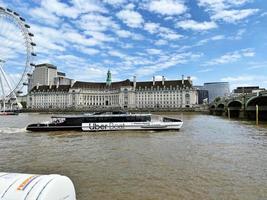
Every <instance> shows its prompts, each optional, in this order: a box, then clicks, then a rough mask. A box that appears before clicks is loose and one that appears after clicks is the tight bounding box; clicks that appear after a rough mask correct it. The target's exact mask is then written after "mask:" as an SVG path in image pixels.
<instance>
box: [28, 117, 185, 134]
mask: <svg viewBox="0 0 267 200" xmlns="http://www.w3.org/2000/svg"><path fill="white" fill-rule="evenodd" d="M158 118H159V119H156V118H155V119H154V117H152V115H151V114H131V113H118V112H113V113H95V114H90V115H74V116H54V117H52V121H51V122H44V123H37V124H30V125H28V126H27V130H28V131H66V130H77V131H92V132H95V131H120V130H128V131H130V130H138V131H139V130H140V131H141V130H154V131H160V130H179V129H180V128H181V127H182V125H183V122H182V121H181V120H179V119H175V118H171V117H158Z"/></svg>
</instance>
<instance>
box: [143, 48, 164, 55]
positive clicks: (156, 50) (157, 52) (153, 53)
mask: <svg viewBox="0 0 267 200" xmlns="http://www.w3.org/2000/svg"><path fill="white" fill-rule="evenodd" d="M146 51H147V53H149V54H152V55H158V54H161V53H162V51H161V50H160V49H147V50H146Z"/></svg>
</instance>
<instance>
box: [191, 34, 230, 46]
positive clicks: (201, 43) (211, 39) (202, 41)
mask: <svg viewBox="0 0 267 200" xmlns="http://www.w3.org/2000/svg"><path fill="white" fill-rule="evenodd" d="M223 39H225V36H224V35H215V36H213V37H210V38H207V39H203V40H200V41H198V42H197V44H196V45H195V46H201V45H204V44H206V43H208V42H210V41H218V40H223Z"/></svg>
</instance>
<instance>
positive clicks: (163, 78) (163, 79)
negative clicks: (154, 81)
mask: <svg viewBox="0 0 267 200" xmlns="http://www.w3.org/2000/svg"><path fill="white" fill-rule="evenodd" d="M164 81H165V77H164V76H162V85H164Z"/></svg>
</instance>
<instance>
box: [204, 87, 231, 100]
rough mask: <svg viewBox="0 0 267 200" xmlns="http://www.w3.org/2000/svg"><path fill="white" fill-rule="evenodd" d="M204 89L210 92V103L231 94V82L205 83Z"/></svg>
mask: <svg viewBox="0 0 267 200" xmlns="http://www.w3.org/2000/svg"><path fill="white" fill-rule="evenodd" d="M204 89H205V90H208V92H209V103H210V102H212V101H213V100H214V99H215V98H216V97H225V96H228V95H229V94H230V85H229V82H210V83H204Z"/></svg>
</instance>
